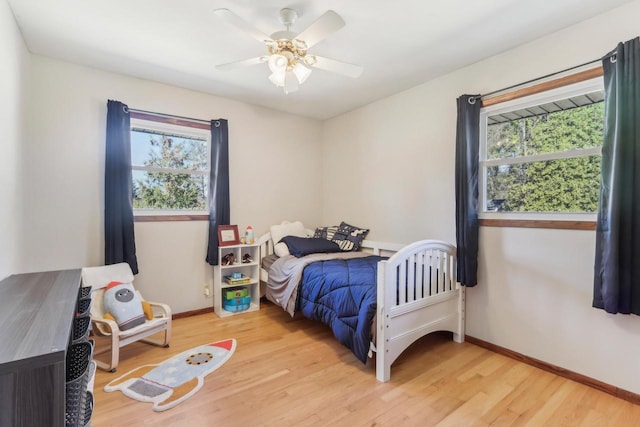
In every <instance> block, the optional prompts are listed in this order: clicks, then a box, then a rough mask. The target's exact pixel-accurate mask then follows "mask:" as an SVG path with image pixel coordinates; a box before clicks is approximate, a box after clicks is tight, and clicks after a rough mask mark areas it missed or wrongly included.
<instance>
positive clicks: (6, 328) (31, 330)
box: [0, 269, 81, 427]
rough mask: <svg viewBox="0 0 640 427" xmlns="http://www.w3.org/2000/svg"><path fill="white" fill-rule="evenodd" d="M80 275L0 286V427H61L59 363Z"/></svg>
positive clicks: (30, 277) (34, 277)
mask: <svg viewBox="0 0 640 427" xmlns="http://www.w3.org/2000/svg"><path fill="white" fill-rule="evenodd" d="M80 275H81V271H80V269H76V270H63V271H48V272H39V273H28V274H16V275H12V276H9V277H8V278H6V279H4V280H2V281H1V282H0V426H29V427H36V426H47V427H51V426H64V425H65V380H66V379H65V357H66V351H67V346H68V345H69V337H70V333H71V328H72V326H73V320H74V318H75V316H76V303H77V301H78V292H79V289H80Z"/></svg>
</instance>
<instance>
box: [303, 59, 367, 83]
mask: <svg viewBox="0 0 640 427" xmlns="http://www.w3.org/2000/svg"><path fill="white" fill-rule="evenodd" d="M314 56H315V58H316V63H315V64H313V67H314V68H320V69H321V70H325V71H331V72H332V73H338V74H342V75H343V76H347V77H352V78H354V79H355V78H357V77H360V75H361V74H362V71H364V68H362V67H361V66H359V65H353V64H347V63H346V62H341V61H336V60H335V59H329V58H325V57H323V56H316V55H314Z"/></svg>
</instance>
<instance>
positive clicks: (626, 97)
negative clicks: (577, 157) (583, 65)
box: [593, 37, 640, 315]
mask: <svg viewBox="0 0 640 427" xmlns="http://www.w3.org/2000/svg"><path fill="white" fill-rule="evenodd" d="M602 66H603V68H604V94H605V99H604V141H603V144H602V167H601V184H600V204H599V208H598V221H597V229H596V256H595V267H594V268H595V271H594V273H595V274H594V292H593V306H594V307H596V308H601V309H604V310H605V311H607V312H608V313H624V314H630V313H634V314H638V315H640V104H639V102H640V38H638V37H636V38H635V39H633V40H630V41H628V42H625V43H619V44H618V47H617V48H616V50H615V53H613V56H612V54H609V55H607V56H605V57H604V58H603V60H602Z"/></svg>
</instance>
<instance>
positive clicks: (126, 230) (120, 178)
mask: <svg viewBox="0 0 640 427" xmlns="http://www.w3.org/2000/svg"><path fill="white" fill-rule="evenodd" d="M105 148H106V150H105V171H104V263H105V265H109V264H116V263H119V262H126V263H128V264H129V266H130V267H131V271H133V274H138V260H137V258H136V242H135V236H134V230H133V191H132V188H133V183H132V176H131V128H130V117H129V108H128V107H127V106H126V105H125V104H123V103H121V102H119V101H112V100H109V101H108V102H107V139H106V147H105Z"/></svg>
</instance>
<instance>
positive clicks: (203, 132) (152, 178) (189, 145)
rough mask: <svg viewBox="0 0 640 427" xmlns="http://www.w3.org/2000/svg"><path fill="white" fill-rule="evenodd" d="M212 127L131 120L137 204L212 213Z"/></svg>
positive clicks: (146, 209) (139, 209)
mask: <svg viewBox="0 0 640 427" xmlns="http://www.w3.org/2000/svg"><path fill="white" fill-rule="evenodd" d="M210 143H211V132H210V130H209V129H208V126H197V127H192V126H189V125H178V124H171V123H164V122H158V121H155V120H143V119H137V118H134V117H133V115H132V119H131V169H132V174H133V208H134V212H135V214H136V215H140V214H143V215H144V214H152V215H153V214H171V213H173V214H176V213H178V214H184V213H190V214H206V213H207V211H208V200H207V199H208V192H209V158H210V154H209V150H210Z"/></svg>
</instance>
